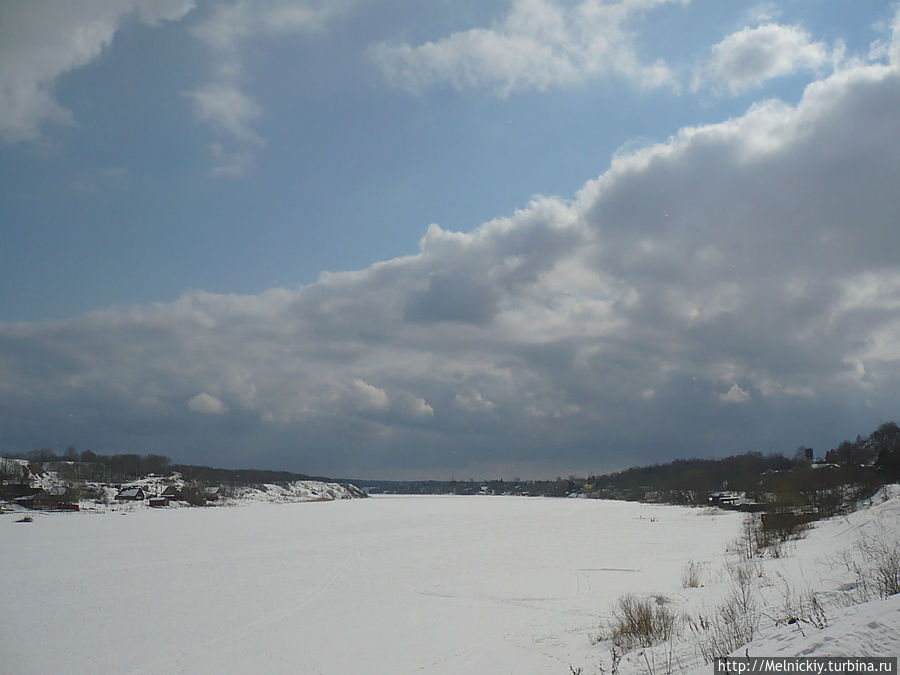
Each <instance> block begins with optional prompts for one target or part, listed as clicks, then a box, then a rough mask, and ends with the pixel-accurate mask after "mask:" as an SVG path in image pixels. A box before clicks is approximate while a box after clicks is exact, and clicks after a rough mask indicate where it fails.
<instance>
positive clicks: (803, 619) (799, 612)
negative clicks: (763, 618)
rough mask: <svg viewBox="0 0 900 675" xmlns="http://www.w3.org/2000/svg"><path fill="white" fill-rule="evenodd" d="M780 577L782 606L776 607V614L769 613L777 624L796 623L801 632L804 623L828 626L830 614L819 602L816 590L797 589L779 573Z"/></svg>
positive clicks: (813, 625)
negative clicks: (827, 613)
mask: <svg viewBox="0 0 900 675" xmlns="http://www.w3.org/2000/svg"><path fill="white" fill-rule="evenodd" d="M779 577H780V579H781V606H780V607H777V608H776V611H777V614H776V615H774V616H772V615H768V616H769V618H770V619H772V621H773V622H774V623H775V625H776V626H783V625H796V626H797V627H798V628H800V632H801V633H802V632H803V629H802V626H803V625H807V626H811V627H813V628H818V629H819V630H821V629H823V628H826V627H827V626H828V616H827V615H826V614H825V608H824V607H823V606H822V603H821V602H819V596H818V595H817V594H816V592H815V591H813V590H811V589H809V588H807V589H806V590H803V591H795V590H794V589H793V588H792V587H791V584H790V582H789V581H788V580H787V579H786V578H785V577H784V576H782V575H779Z"/></svg>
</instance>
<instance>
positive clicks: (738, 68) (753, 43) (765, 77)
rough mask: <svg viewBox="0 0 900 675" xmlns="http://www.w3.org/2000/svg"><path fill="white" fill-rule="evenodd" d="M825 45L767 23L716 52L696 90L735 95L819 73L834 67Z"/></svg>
mask: <svg viewBox="0 0 900 675" xmlns="http://www.w3.org/2000/svg"><path fill="white" fill-rule="evenodd" d="M838 54H840V50H838V51H836V52H832V50H830V49H829V48H828V45H826V44H825V43H824V42H812V41H811V39H810V35H809V33H807V32H806V31H804V30H803V29H801V28H799V27H797V26H784V25H780V24H777V23H767V24H764V25H762V26H758V27H756V28H744V29H742V30H739V31H737V32H736V33H732V34H731V35H729V36H728V37H726V38H725V39H724V40H722V41H721V42H720V43H718V44H716V45H714V46H713V48H712V54H711V56H710V59H709V61H708V62H707V63H706V64H704V65H703V66H702V67H701V68H698V69H697V70H696V71H695V73H694V83H693V87H694V89H695V90H696V89H699V88H701V87H704V86H712V87H715V88H725V89H728V90H729V91H731V93H733V94H738V93H741V92H743V91H746V90H748V89H754V88H756V87H760V86H762V85H763V84H764V83H765V82H767V81H769V80H771V79H773V78H776V77H781V76H784V75H791V74H793V73H796V72H799V71H803V70H811V71H815V70H818V69H820V68H822V67H823V66H826V65H828V64H829V63H833V62H834V61H835V58H836V56H837V55H838Z"/></svg>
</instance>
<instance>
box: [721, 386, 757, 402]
mask: <svg viewBox="0 0 900 675" xmlns="http://www.w3.org/2000/svg"><path fill="white" fill-rule="evenodd" d="M719 399H720V400H721V401H722V402H723V403H745V402H747V401H749V400H750V392H749V391H745V390H744V389H741V387H740V385H737V384H732V385H731V388H730V389H729V390H728V391H727V392H725V393H724V394H720V395H719Z"/></svg>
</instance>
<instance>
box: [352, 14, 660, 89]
mask: <svg viewBox="0 0 900 675" xmlns="http://www.w3.org/2000/svg"><path fill="white" fill-rule="evenodd" d="M666 1H667V0H621V1H620V2H612V3H609V2H600V1H599V0H583V1H582V2H580V3H578V4H577V5H574V6H568V7H567V6H564V5H560V4H557V3H555V2H552V1H551V0H514V2H513V3H512V6H511V7H510V10H509V12H508V13H507V14H506V15H505V16H504V17H503V18H502V20H500V21H499V22H498V23H497V24H496V25H495V26H494V27H492V28H473V29H471V30H467V31H462V32H458V33H453V34H452V35H449V36H447V37H444V38H441V39H438V40H435V41H433V42H426V43H424V44H421V45H418V46H410V45H408V44H399V45H398V44H390V43H380V44H378V45H375V46H373V47H371V48H370V49H369V55H370V57H371V58H372V59H373V60H374V61H375V63H376V64H378V66H379V68H380V69H381V71H382V73H383V74H384V76H385V77H386V78H387V79H388V81H390V82H391V83H393V84H395V85H397V86H399V87H402V88H405V89H408V90H410V91H413V92H416V91H419V90H421V89H423V88H425V87H428V86H432V85H435V84H449V85H450V86H452V87H454V88H456V89H459V90H461V89H467V88H486V89H489V90H492V91H493V92H494V93H495V94H497V95H498V96H501V97H506V96H509V95H510V94H512V93H515V92H519V91H526V90H538V91H545V90H548V89H553V88H558V87H567V86H571V85H575V84H579V83H582V82H584V81H587V80H590V79H597V78H604V77H613V76H615V77H622V78H625V79H628V80H630V81H632V82H634V83H636V84H637V85H638V86H640V87H644V88H653V87H660V86H671V87H675V86H677V85H676V81H675V78H674V76H673V74H672V73H671V72H670V70H669V69H668V67H667V66H666V65H665V64H664V63H662V62H661V61H657V62H655V63H642V62H641V60H640V58H639V57H638V55H637V53H636V49H635V44H634V39H633V36H632V34H631V33H630V32H629V30H628V22H629V20H631V19H632V18H633V17H634V16H635V15H636V14H638V13H640V12H644V11H647V10H649V9H651V8H653V7H654V6H656V5H660V4H663V3H665V2H666Z"/></svg>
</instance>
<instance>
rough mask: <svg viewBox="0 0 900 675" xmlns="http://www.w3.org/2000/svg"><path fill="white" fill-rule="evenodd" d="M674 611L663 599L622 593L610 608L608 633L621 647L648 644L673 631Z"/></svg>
mask: <svg viewBox="0 0 900 675" xmlns="http://www.w3.org/2000/svg"><path fill="white" fill-rule="evenodd" d="M675 621H676V617H675V613H674V612H672V610H670V609H669V608H668V607H666V605H665V602H660V601H659V600H657V601H656V602H654V601H652V600H651V599H650V598H638V597H637V596H635V595H632V594H631V593H628V594H626V595H623V596H621V597H620V598H619V599H618V601H617V602H616V604H615V606H614V607H613V610H612V618H611V619H610V623H609V629H608V632H607V637H608V639H610V640H611V641H612V642H613V644H614V645H617V646H619V647H621V648H622V649H625V650H628V649H634V648H635V647H650V646H652V645H654V644H656V643H658V642H662V641H664V640H668V639H669V638H670V637H672V635H673V634H674V633H675Z"/></svg>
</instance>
